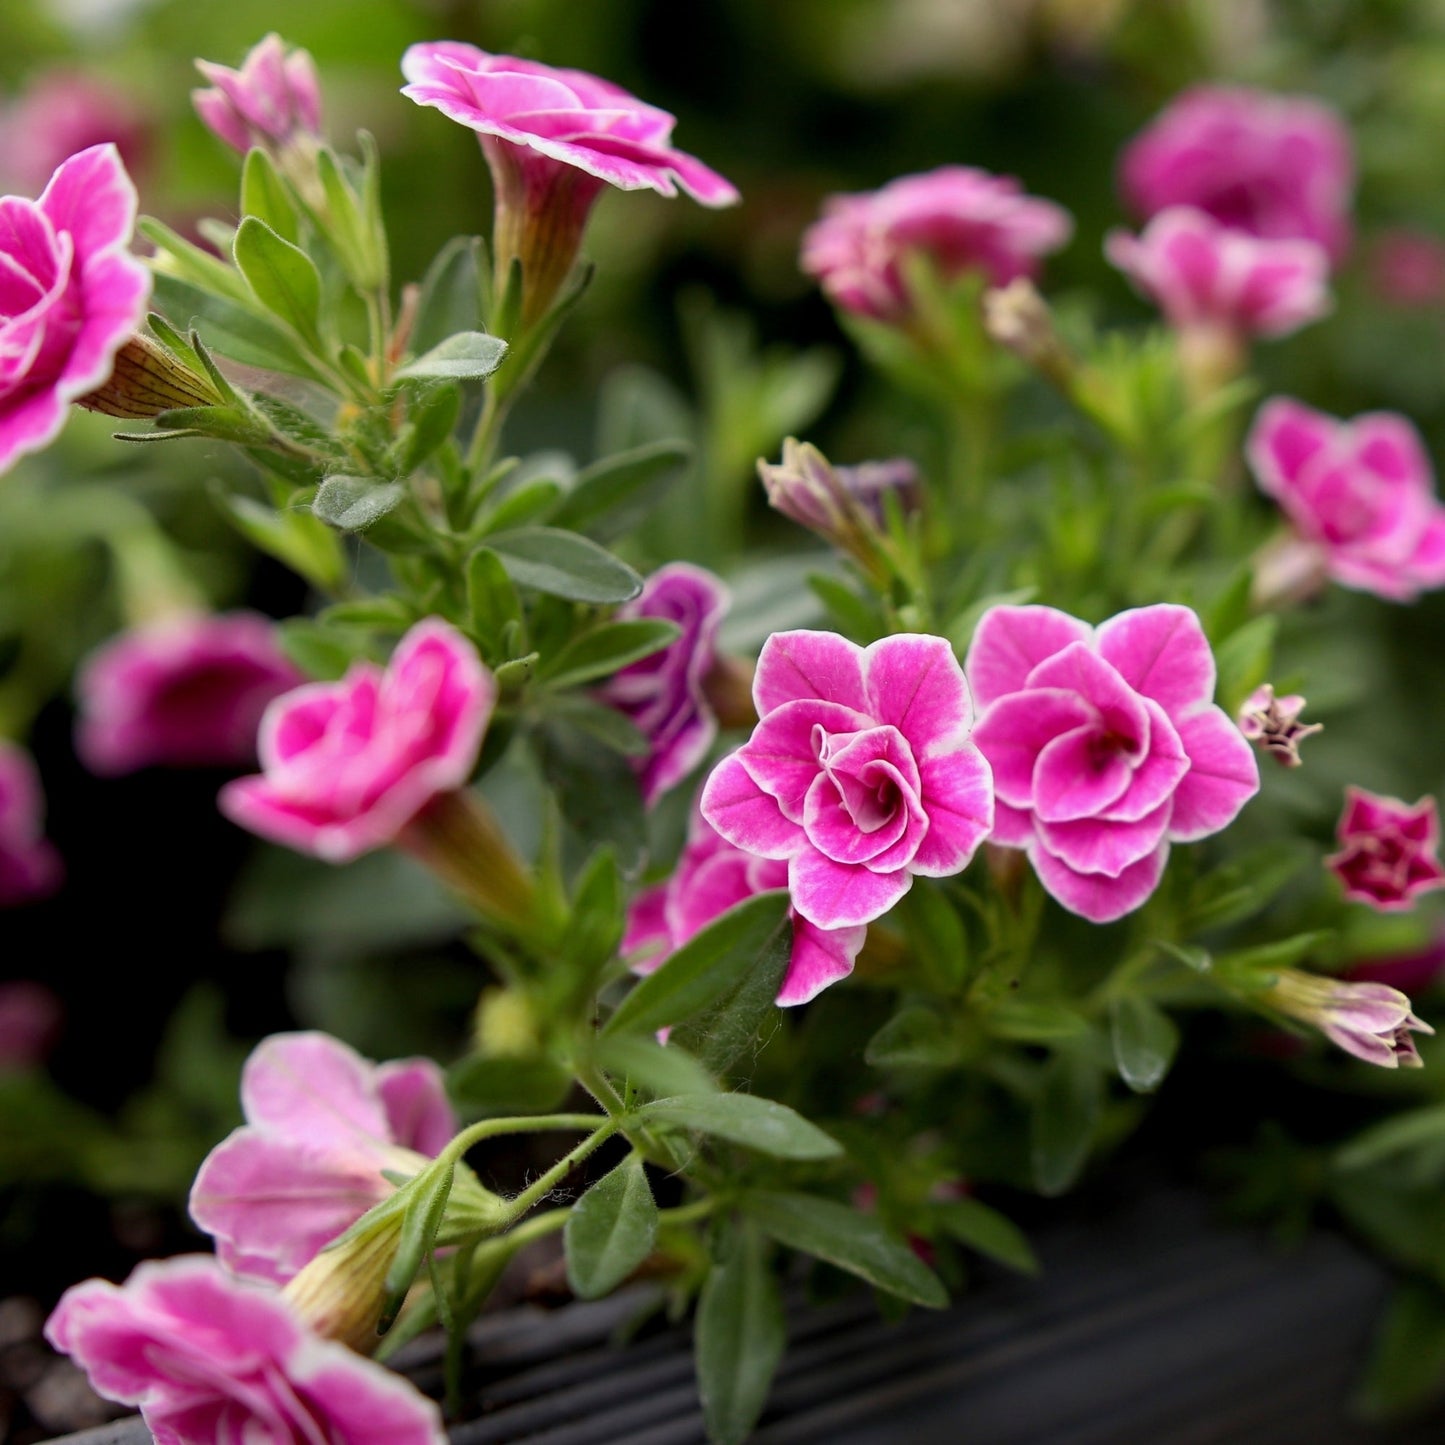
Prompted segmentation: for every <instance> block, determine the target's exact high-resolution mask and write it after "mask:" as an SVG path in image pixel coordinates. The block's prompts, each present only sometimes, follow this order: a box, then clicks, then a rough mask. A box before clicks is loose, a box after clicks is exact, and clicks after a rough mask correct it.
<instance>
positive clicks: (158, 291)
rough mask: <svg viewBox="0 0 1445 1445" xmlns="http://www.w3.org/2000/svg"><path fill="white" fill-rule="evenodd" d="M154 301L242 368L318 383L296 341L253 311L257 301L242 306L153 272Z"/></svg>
mask: <svg viewBox="0 0 1445 1445" xmlns="http://www.w3.org/2000/svg"><path fill="white" fill-rule="evenodd" d="M153 295H154V299H155V302H156V304H157V305H158V306H159V307H160V308H161V309H162V310H163V311H164V312H165V313H166V314H167V315H168V316H170V317H172V318H174V319H175V320H176V321H178V322H179V321H181V320H182V319H184V320H185V322H186V323H187V324H188V325H189V324H194V325H198V326H199V328H200V330H201V331H202V332H203V333H204V334H205V338H206V343H207V345H209V346H211V347H214V349H215V350H216V351H219V352H220V353H221V354H222V355H223V356H229V357H230V358H231V359H232V360H233V361H239V362H241V363H243V364H244V365H246V366H260V367H264V368H265V369H266V370H268V371H284V372H286V373H287V374H288V375H291V376H304V377H307V378H309V379H310V380H312V381H319V380H320V379H321V376H320V373H319V372H318V371H317V370H316V367H315V365H314V364H313V363H312V362H311V361H310V359H309V358H308V357H307V356H306V355H305V353H304V352H303V351H302V350H301V348H300V347H299V346H298V345H297V344H296V339H295V337H293V336H292V335H291V334H290V332H288V331H287V330H286V329H285V328H284V327H281V326H278V325H277V324H276V322H275V321H273V320H272V319H271V318H270V317H269V316H267V315H265V314H264V313H260V312H258V311H257V310H256V302H255V299H254V298H253V297H251V296H249V295H248V296H247V298H246V300H245V302H244V303H242V302H238V301H235V300H233V299H232V298H230V297H229V296H224V295H214V294H212V293H211V292H209V291H206V290H203V289H201V288H200V287H197V286H195V285H193V284H191V283H190V282H188V281H184V280H181V279H179V278H178V277H175V276H168V275H166V274H165V272H157V273H156V276H155V288H154V293H153Z"/></svg>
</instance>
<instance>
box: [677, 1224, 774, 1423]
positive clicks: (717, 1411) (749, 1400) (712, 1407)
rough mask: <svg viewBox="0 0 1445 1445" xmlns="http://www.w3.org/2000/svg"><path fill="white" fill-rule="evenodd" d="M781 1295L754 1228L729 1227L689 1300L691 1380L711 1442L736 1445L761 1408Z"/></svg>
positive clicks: (771, 1369) (767, 1385)
mask: <svg viewBox="0 0 1445 1445" xmlns="http://www.w3.org/2000/svg"><path fill="white" fill-rule="evenodd" d="M786 1343H787V1327H786V1322H785V1316H784V1313H783V1299H782V1293H781V1291H780V1290H779V1289H778V1284H777V1280H776V1279H775V1278H774V1277H773V1272H772V1270H771V1269H769V1268H768V1262H767V1258H766V1255H765V1252H764V1249H763V1245H762V1240H761V1239H760V1238H759V1237H758V1234H757V1231H756V1230H754V1229H749V1228H741V1229H738V1230H735V1231H732V1232H731V1237H730V1238H729V1239H728V1240H727V1241H726V1247H725V1252H724V1254H723V1257H722V1258H721V1259H720V1260H719V1261H718V1263H716V1264H715V1265H713V1267H712V1269H711V1270H709V1271H708V1276H707V1279H706V1280H705V1281H704V1282H703V1287H702V1292H701V1294H700V1295H699V1297H698V1302H697V1320H696V1325H695V1344H696V1350H697V1385H698V1394H699V1396H700V1397H701V1399H702V1415H703V1423H704V1424H705V1425H706V1427H707V1432H708V1436H709V1437H710V1438H711V1439H712V1440H713V1441H714V1442H716V1445H742V1442H743V1441H744V1440H746V1439H747V1437H748V1435H749V1434H750V1433H751V1431H752V1428H753V1426H754V1425H756V1424H757V1422H758V1417H759V1416H760V1415H761V1414H762V1413H763V1406H764V1405H765V1404H766V1403H767V1399H768V1390H769V1388H770V1387H771V1385H772V1382H773V1375H774V1373H775V1372H776V1371H777V1368H778V1362H779V1361H780V1360H781V1359H782V1357H783V1349H784V1347H785V1345H786Z"/></svg>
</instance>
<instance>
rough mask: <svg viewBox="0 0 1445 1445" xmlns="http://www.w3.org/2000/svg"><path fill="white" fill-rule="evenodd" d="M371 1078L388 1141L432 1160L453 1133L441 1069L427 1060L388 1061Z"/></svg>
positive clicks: (453, 1119)
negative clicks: (383, 1111)
mask: <svg viewBox="0 0 1445 1445" xmlns="http://www.w3.org/2000/svg"><path fill="white" fill-rule="evenodd" d="M375 1077H376V1090H377V1093H378V1094H379V1095H380V1096H381V1106H382V1108H383V1109H384V1110H385V1111H386V1122H387V1127H388V1129H389V1130H390V1134H391V1138H392V1140H393V1141H394V1142H395V1143H397V1144H399V1145H401V1147H402V1148H404V1149H415V1150H416V1151H417V1153H418V1154H425V1155H426V1156H427V1157H428V1158H429V1159H431V1158H435V1157H436V1156H437V1155H438V1154H440V1153H441V1152H442V1150H443V1149H444V1148H446V1146H447V1145H448V1144H449V1143H450V1142H451V1139H452V1135H454V1134H455V1133H456V1132H457V1117H456V1114H455V1112H454V1111H453V1109H452V1106H451V1101H450V1100H449V1099H448V1098H447V1086H446V1076H445V1075H444V1074H443V1073H442V1071H441V1069H440V1068H438V1067H437V1065H436V1064H434V1063H433V1062H432V1061H431V1060H430V1059H392V1060H389V1061H388V1062H387V1063H384V1064H379V1065H377V1069H376V1076H375Z"/></svg>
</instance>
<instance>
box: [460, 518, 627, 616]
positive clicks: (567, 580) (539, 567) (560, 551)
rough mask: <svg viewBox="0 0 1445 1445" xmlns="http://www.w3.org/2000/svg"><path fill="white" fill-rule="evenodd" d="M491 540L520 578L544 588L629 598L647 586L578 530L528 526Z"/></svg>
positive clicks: (579, 597)
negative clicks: (643, 585)
mask: <svg viewBox="0 0 1445 1445" xmlns="http://www.w3.org/2000/svg"><path fill="white" fill-rule="evenodd" d="M487 545H488V546H489V547H490V548H491V549H492V550H493V551H494V552H496V553H497V555H498V556H499V557H501V559H502V565H503V566H504V567H505V568H506V569H507V573H508V575H509V576H510V577H511V578H512V580H513V581H514V582H518V583H520V584H521V585H522V586H524V587H534V588H535V589H536V590H537V591H538V592H547V593H550V594H552V595H553V596H555V597H565V598H567V599H568V600H569V601H572V602H598V603H606V602H628V601H631V599H632V598H634V597H636V596H637V594H638V593H639V592H641V591H642V578H641V577H639V576H638V575H637V573H636V572H634V571H633V570H632V568H631V567H629V566H628V565H627V564H626V563H625V562H622V561H619V560H618V559H617V558H616V557H614V556H613V555H612V554H611V553H610V552H605V551H603V549H602V548H601V547H599V546H598V545H597V544H596V543H595V542H589V541H588V540H587V538H586V537H579V536H578V535H577V534H576V533H575V532H562V531H558V530H557V529H556V528H555V527H522V528H519V529H518V530H517V531H514V532H498V533H496V534H495V535H493V536H490V537H488V538H487Z"/></svg>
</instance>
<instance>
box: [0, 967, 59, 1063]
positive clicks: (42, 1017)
mask: <svg viewBox="0 0 1445 1445" xmlns="http://www.w3.org/2000/svg"><path fill="white" fill-rule="evenodd" d="M61 1013H62V1010H61V1007H60V1000H59V999H58V998H56V996H55V995H54V994H53V993H52V992H51V991H50V990H49V989H48V988H46V986H45V985H44V984H43V983H36V982H34V981H33V980H31V979H28V978H25V979H15V980H13V981H12V982H10V983H0V1074H5V1073H8V1072H11V1071H16V1072H24V1071H26V1070H30V1069H38V1068H39V1067H40V1066H41V1065H42V1064H43V1063H44V1062H45V1060H46V1058H47V1056H48V1055H49V1053H50V1050H51V1048H52V1047H54V1044H55V1040H56V1038H57V1037H58V1035H59V1033H60V1022H61Z"/></svg>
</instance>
